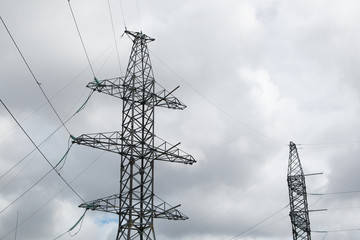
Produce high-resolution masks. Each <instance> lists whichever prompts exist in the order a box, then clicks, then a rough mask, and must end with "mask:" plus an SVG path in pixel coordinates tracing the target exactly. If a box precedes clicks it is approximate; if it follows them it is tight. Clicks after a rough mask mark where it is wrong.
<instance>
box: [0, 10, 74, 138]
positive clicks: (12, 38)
mask: <svg viewBox="0 0 360 240" xmlns="http://www.w3.org/2000/svg"><path fill="white" fill-rule="evenodd" d="M0 19H1V22H2V23H3V25H4V27H5V29H6V31H7V33H8V34H9V36H10V38H11V40H12V42H13V43H14V45H15V47H16V49H17V50H18V52H19V54H20V56H21V58H22V60H23V61H24V63H25V65H26V67H27V68H28V70H29V72H30V74H31V76H32V77H33V79H34V80H35V83H36V85H37V86H38V87H39V89H40V90H41V92H42V94H43V95H44V97H45V98H46V100H47V102H48V103H49V105H50V106H51V108H52V110H53V111H54V113H55V115H56V116H57V118H58V119H59V120H60V122H61V125H62V126H64V128H65V130H66V131H67V132H68V133H69V134H70V131H69V129H68V128H67V127H66V126H65V123H64V122H63V120H62V119H61V117H60V115H59V114H58V112H57V111H56V110H55V107H54V106H53V105H52V103H51V101H50V99H49V98H48V96H47V95H46V93H45V91H44V89H43V88H42V87H41V83H40V82H39V81H38V79H37V78H36V76H35V74H34V72H33V71H32V70H31V68H30V65H29V64H28V62H27V61H26V59H25V57H24V55H23V54H22V52H21V50H20V48H19V46H18V45H17V43H16V41H15V39H14V37H13V36H12V34H11V32H10V30H9V28H8V27H7V25H6V24H5V22H4V20H3V19H2V17H1V16H0Z"/></svg>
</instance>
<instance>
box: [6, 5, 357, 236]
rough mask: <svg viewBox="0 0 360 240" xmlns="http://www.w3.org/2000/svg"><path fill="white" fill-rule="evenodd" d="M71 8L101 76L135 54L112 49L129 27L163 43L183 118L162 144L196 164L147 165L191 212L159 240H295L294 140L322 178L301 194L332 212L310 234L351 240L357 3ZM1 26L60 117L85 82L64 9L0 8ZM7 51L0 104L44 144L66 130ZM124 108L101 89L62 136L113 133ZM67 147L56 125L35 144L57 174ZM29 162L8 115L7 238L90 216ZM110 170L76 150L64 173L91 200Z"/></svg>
mask: <svg viewBox="0 0 360 240" xmlns="http://www.w3.org/2000/svg"><path fill="white" fill-rule="evenodd" d="M108 3H110V9H111V13H112V16H113V23H114V31H113V28H112V24H111V17H110V13H109V4H108ZM71 6H72V8H73V10H74V13H75V16H76V19H77V23H78V26H79V29H80V31H81V35H82V38H83V41H84V44H85V47H86V50H87V53H88V55H89V59H90V62H91V64H92V66H93V69H94V72H95V75H96V77H97V78H98V79H106V78H111V77H116V76H120V75H122V73H123V72H124V71H125V69H126V64H127V60H128V56H129V53H130V47H131V41H130V39H129V38H127V37H126V36H123V37H121V35H122V33H123V32H124V29H125V26H126V27H127V29H128V30H132V31H143V32H144V33H146V34H147V35H149V36H151V37H154V38H155V39H156V41H155V42H152V43H150V44H149V49H150V52H151V60H152V64H153V69H154V74H155V78H156V81H157V82H158V83H159V84H161V85H162V86H163V87H165V88H166V89H168V90H171V89H173V88H175V87H177V86H179V85H180V88H179V89H178V90H177V91H176V92H175V95H176V96H177V97H178V98H179V99H180V100H181V101H183V102H184V103H185V104H186V105H187V106H188V107H187V108H186V109H185V110H183V111H175V110H169V109H156V119H155V132H156V135H157V136H159V137H161V138H163V139H166V140H167V141H169V142H171V143H173V144H175V143H177V142H181V145H180V148H181V149H182V150H184V151H186V152H188V153H190V154H192V155H193V156H194V157H195V159H196V160H197V163H196V164H194V165H192V166H188V165H180V164H173V163H171V164H170V163H165V162H157V163H156V165H155V193H156V195H157V196H159V197H160V198H162V199H164V200H165V201H166V202H168V203H169V204H171V205H173V206H175V205H177V204H179V203H181V204H182V205H181V208H180V210H181V211H182V212H183V213H185V214H186V215H187V216H189V220H187V221H176V222H174V221H165V220H156V221H155V232H156V236H157V239H160V240H161V239H162V240H170V239H178V240H205V239H207V240H208V239H210V240H212V239H225V240H231V239H243V240H245V239H247V240H250V239H257V240H260V239H261V240H270V239H279V240H283V239H284V240H285V239H291V224H290V218H289V217H288V212H289V208H288V207H286V205H287V204H288V201H289V200H288V189H287V183H286V174H287V161H288V152H289V149H288V144H289V142H290V141H293V142H295V143H296V144H298V148H299V155H300V159H301V161H302V165H303V169H304V172H305V173H316V172H323V174H322V175H318V176H309V177H307V178H306V181H307V191H308V193H313V194H319V193H328V194H325V195H309V196H308V202H309V208H310V209H313V210H316V209H328V210H327V211H326V212H312V213H310V220H311V229H312V231H313V232H312V238H313V239H315V240H318V239H319V240H320V239H326V240H334V239H343V240H350V239H351V240H352V239H355V238H358V235H359V231H352V230H353V229H359V228H360V217H359V216H360V201H359V197H360V193H359V192H358V191H359V190H360V183H359V182H360V181H359V175H358V171H359V169H360V162H358V159H359V155H360V149H359V147H360V139H359V134H358V129H359V127H360V99H359V96H360V82H359V80H358V79H360V70H359V69H360V68H359V67H358V66H359V64H360V44H359V43H360V27H359V24H358V23H359V22H360V2H359V1H357V0H342V1H339V0H326V1H325V0H316V1H314V0H303V1H289V0H253V1H250V0H228V1H218V0H212V1H204V0H192V1H189V0H185V1H164V0H155V1H144V0H137V1H128V0H122V1H121V2H120V1H119V0H109V2H108V1H107V0H91V1H89V0H87V1H85V0H72V1H71ZM121 6H122V8H121ZM0 15H1V17H2V19H3V20H4V21H5V23H6V25H7V27H8V29H9V30H10V32H11V34H12V35H13V37H14V39H15V41H16V42H17V44H18V46H19V48H20V49H21V51H22V53H23V55H24V57H25V58H26V60H27V62H28V64H29V66H30V68H31V70H32V71H33V73H34V75H35V76H36V78H37V80H38V82H40V83H41V87H42V89H43V90H44V92H45V93H46V95H47V96H48V97H49V98H50V99H51V102H52V104H53V106H54V108H55V109H56V111H57V113H58V114H59V116H60V117H61V118H62V119H63V120H64V121H65V120H66V119H68V118H69V117H70V116H72V115H73V114H74V113H75V112H76V110H77V109H78V108H79V107H80V106H81V105H82V104H83V103H84V102H85V100H86V98H87V96H88V94H89V91H90V90H89V89H87V88H86V87H85V86H86V84H87V83H88V82H90V81H92V80H93V74H92V72H91V69H90V67H89V63H88V61H87V58H86V55H85V53H84V50H83V48H82V44H81V41H80V38H79V36H78V33H77V30H76V27H75V24H74V21H73V19H72V16H71V11H70V8H69V5H68V1H66V0H61V1H60V0H57V1H45V0H34V1H24V0H22V1H12V0H0ZM114 33H115V36H116V39H117V40H116V43H117V46H118V52H119V59H118V57H117V52H116V48H115V40H114ZM0 51H1V55H0V82H1V87H0V98H1V100H2V101H3V102H4V103H5V104H6V105H7V107H8V108H9V109H10V110H11V112H12V113H13V114H14V116H15V117H16V118H17V120H18V121H19V122H20V123H21V125H22V127H23V128H24V129H25V130H26V132H27V133H28V134H29V136H30V137H31V138H32V140H33V141H34V142H35V143H36V144H40V143H41V142H43V141H44V140H45V139H47V138H48V137H49V136H50V135H51V134H52V133H53V132H54V131H55V130H56V129H57V128H58V127H59V125H60V124H61V123H60V121H59V119H58V118H57V117H56V115H55V113H54V111H53V110H52V109H51V107H50V106H49V104H48V103H47V101H46V99H45V97H44V95H43V94H42V92H41V90H40V88H39V86H38V85H37V83H36V82H35V80H34V78H33V77H32V76H31V73H30V72H29V70H28V69H27V67H26V65H25V64H24V62H23V60H22V58H21V56H20V54H19V53H18V51H17V49H16V47H15V46H14V44H13V42H12V41H11V38H10V36H9V34H8V33H7V31H6V29H5V27H4V26H3V25H0ZM119 62H120V64H119ZM121 104H122V103H121V100H119V99H114V98H111V97H109V96H107V95H104V94H99V93H94V94H93V95H92V97H91V98H90V100H89V101H88V104H87V105H86V107H85V109H84V110H83V111H81V112H79V113H78V114H76V115H75V116H74V117H72V118H71V120H69V121H68V122H67V123H66V127H67V128H68V130H69V132H70V133H71V134H72V135H74V136H78V135H81V134H83V133H92V132H105V131H116V130H120V128H121V106H122V105H121ZM68 140H69V133H68V132H67V131H66V130H65V129H64V128H61V129H60V130H58V131H57V132H56V133H55V134H53V135H52V136H51V137H50V138H49V139H48V140H46V141H45V142H44V144H42V145H41V147H40V148H41V150H42V152H43V153H44V155H45V156H46V157H47V159H48V160H49V161H50V162H51V163H52V164H54V165H55V164H56V163H57V162H58V161H59V160H60V159H61V157H62V156H63V155H64V153H65V152H66V150H67V148H68ZM33 150H34V146H33V145H32V143H31V142H30V141H29V139H28V138H27V137H26V135H25V134H24V133H23V132H22V131H21V129H20V128H19V127H18V126H17V125H16V123H15V122H14V120H13V119H12V118H11V116H10V115H9V113H8V112H7V111H6V110H5V108H4V107H2V106H1V107H0V176H1V177H0V239H14V238H15V236H16V237H17V239H30V240H31V239H40V240H43V239H44V240H45V239H55V238H56V237H58V236H60V235H62V234H63V233H65V232H66V231H67V230H68V229H70V228H71V227H72V226H73V225H74V224H75V223H76V221H77V220H78V219H79V218H80V217H81V215H82V214H83V209H81V208H78V207H77V206H78V205H79V204H81V202H82V201H81V199H79V198H78V197H77V196H76V195H75V194H74V192H72V191H71V190H70V189H69V188H68V187H67V186H66V185H65V184H64V182H63V181H62V180H61V179H60V178H59V176H57V174H56V173H55V172H50V174H48V175H47V176H46V177H44V179H42V180H41V181H40V182H39V183H37V184H36V185H35V186H34V187H32V186H33V185H34V184H35V183H36V182H37V181H39V179H40V178H42V177H43V176H44V175H45V174H47V172H49V171H50V170H51V167H50V166H49V164H48V163H47V162H46V160H45V159H44V158H43V157H42V156H41V154H40V153H39V152H37V151H33ZM118 169H119V156H117V155H114V154H110V153H102V152H101V151H99V150H96V149H89V148H87V147H84V146H77V145H74V146H72V148H71V150H70V152H69V154H68V157H67V160H66V162H65V164H64V166H63V168H62V169H61V170H60V174H61V176H63V178H64V179H66V180H67V181H68V182H70V183H71V186H72V187H73V189H75V191H76V192H77V193H78V194H79V195H80V196H81V197H82V198H83V199H85V200H86V201H90V200H94V199H97V198H101V197H104V196H109V195H112V194H114V193H117V192H118V188H119V186H118V182H119V170H118ZM9 170H10V171H9ZM31 187H32V188H31ZM29 188H31V190H30V191H28V192H27V193H26V194H24V193H25V192H26V191H27V190H28V189H29ZM352 191H354V192H352ZM340 192H342V193H341V194H340ZM349 192H352V193H349ZM330 193H336V194H330ZM22 194H24V195H23V196H22ZM20 196H22V197H21V198H19V197H20ZM116 221H117V219H116V216H114V215H111V214H106V213H102V212H95V211H88V212H87V213H86V215H85V218H84V221H83V223H82V227H81V229H80V231H79V232H78V234H77V235H76V236H74V237H73V238H71V237H70V235H69V234H65V235H63V236H62V237H61V238H60V239H79V240H83V239H99V240H109V239H115V236H116V231H117V223H116ZM17 222H18V224H16V223H17ZM16 226H17V231H15V229H16ZM78 230H79V226H78V227H77V228H76V229H74V230H73V231H71V234H75V233H76V232H77V231H78ZM344 230H348V231H344ZM319 231H329V232H328V234H327V235H326V234H325V233H324V232H319Z"/></svg>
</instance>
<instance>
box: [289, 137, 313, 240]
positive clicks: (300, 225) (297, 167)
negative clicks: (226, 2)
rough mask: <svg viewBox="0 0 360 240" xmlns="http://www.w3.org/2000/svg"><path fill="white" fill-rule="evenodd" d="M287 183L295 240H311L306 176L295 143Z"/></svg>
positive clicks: (292, 146)
mask: <svg viewBox="0 0 360 240" xmlns="http://www.w3.org/2000/svg"><path fill="white" fill-rule="evenodd" d="M287 182H288V187H289V199H290V220H291V225H292V235H293V240H311V230H310V219H309V210H308V203H307V194H306V185H305V175H304V172H303V169H302V166H301V162H300V158H299V154H298V152H297V148H296V145H295V143H293V142H290V153H289V163H288V174H287Z"/></svg>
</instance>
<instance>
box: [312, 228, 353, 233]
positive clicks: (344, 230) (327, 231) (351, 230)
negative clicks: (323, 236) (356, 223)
mask: <svg viewBox="0 0 360 240" xmlns="http://www.w3.org/2000/svg"><path fill="white" fill-rule="evenodd" d="M353 231H360V228H350V229H337V230H316V231H311V232H315V233H335V232H353Z"/></svg>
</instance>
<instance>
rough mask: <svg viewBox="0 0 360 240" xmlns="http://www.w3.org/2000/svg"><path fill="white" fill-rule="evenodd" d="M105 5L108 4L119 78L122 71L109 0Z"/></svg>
mask: <svg viewBox="0 0 360 240" xmlns="http://www.w3.org/2000/svg"><path fill="white" fill-rule="evenodd" d="M107 3H108V6H109V13H110V19H111V27H112V30H113V36H114V41H115V47H116V54H117V60H118V64H119V69H120V74H121V76H122V75H123V73H122V69H121V63H120V56H119V49H118V44H117V41H116V34H115V27H114V21H113V16H112V12H111V6H110V0H108V1H107ZM125 28H126V26H125Z"/></svg>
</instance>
